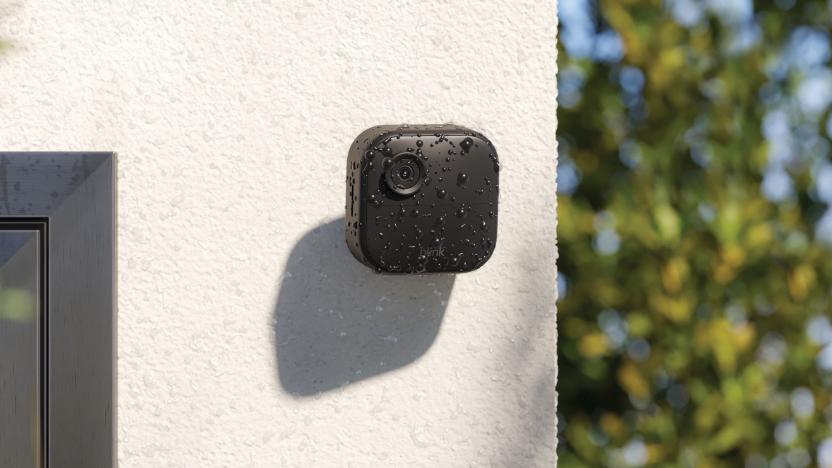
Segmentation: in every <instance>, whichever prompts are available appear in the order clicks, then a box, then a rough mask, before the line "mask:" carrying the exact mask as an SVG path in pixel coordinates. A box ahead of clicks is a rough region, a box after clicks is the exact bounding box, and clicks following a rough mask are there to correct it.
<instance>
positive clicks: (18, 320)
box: [0, 227, 41, 467]
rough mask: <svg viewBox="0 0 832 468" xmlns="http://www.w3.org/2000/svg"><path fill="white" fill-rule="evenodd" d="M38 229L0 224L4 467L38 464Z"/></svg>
mask: <svg viewBox="0 0 832 468" xmlns="http://www.w3.org/2000/svg"><path fill="white" fill-rule="evenodd" d="M0 229H2V227H0ZM38 235H39V234H38V232H37V231H8V230H5V231H4V230H0V466H3V467H6V466H8V467H36V466H39V465H40V452H41V448H40V443H41V442H40V441H41V436H40V417H41V414H40V412H41V409H40V384H39V379H40V375H39V374H40V372H39V371H40V351H39V347H40V345H39V326H40V293H39V288H40V285H39V277H40V271H39V270H40V261H39V252H38V250H39V239H38Z"/></svg>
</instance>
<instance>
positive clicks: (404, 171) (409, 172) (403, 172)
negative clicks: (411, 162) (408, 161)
mask: <svg viewBox="0 0 832 468" xmlns="http://www.w3.org/2000/svg"><path fill="white" fill-rule="evenodd" d="M399 178H401V179H402V180H410V179H412V178H413V168H412V167H410V166H402V167H400V168H399Z"/></svg>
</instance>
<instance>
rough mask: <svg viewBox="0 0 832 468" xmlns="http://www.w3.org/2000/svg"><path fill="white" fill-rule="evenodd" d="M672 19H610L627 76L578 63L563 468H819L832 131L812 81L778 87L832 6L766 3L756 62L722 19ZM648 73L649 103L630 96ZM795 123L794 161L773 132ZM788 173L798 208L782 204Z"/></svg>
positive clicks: (570, 150) (572, 114) (562, 234)
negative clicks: (768, 184) (817, 331)
mask: <svg viewBox="0 0 832 468" xmlns="http://www.w3.org/2000/svg"><path fill="white" fill-rule="evenodd" d="M692 1H693V3H695V4H698V5H704V4H705V3H708V4H719V3H720V2H704V3H703V2H697V1H696V0H692ZM563 3H566V1H565V0H564V1H563V2H562V7H563ZM670 3H673V2H662V1H658V0H626V1H624V0H602V1H600V3H599V4H598V5H595V6H594V8H595V10H594V12H595V15H596V18H597V20H598V21H597V24H600V28H601V31H603V30H610V31H615V32H616V33H617V35H618V36H619V37H620V38H621V42H622V45H623V56H621V57H620V58H615V59H604V60H599V59H597V58H593V57H582V56H573V55H570V53H569V51H568V48H566V49H565V48H564V44H563V41H561V44H560V45H559V47H560V51H559V52H560V59H559V60H560V63H559V69H560V76H559V80H561V92H560V106H559V111H558V114H559V115H558V118H559V129H558V132H559V142H560V154H561V159H560V165H561V169H559V172H560V173H561V174H565V173H566V172H564V171H570V174H571V176H570V177H571V178H572V179H578V182H577V183H572V184H567V185H573V186H570V187H566V189H565V192H566V193H562V194H561V196H560V197H559V200H558V216H559V251H560V259H559V261H558V270H559V273H560V274H561V275H562V279H561V281H560V284H561V289H562V291H561V292H562V293H563V294H562V296H563V297H562V298H561V300H560V301H559V304H558V325H559V343H558V346H559V376H558V380H559V384H558V391H559V405H558V406H559V417H560V422H559V426H560V427H559V431H560V434H559V437H560V440H559V448H558V450H559V464H560V466H585V465H589V466H602V465H626V464H628V463H629V464H633V463H636V464H639V463H642V462H643V463H646V464H655V465H660V466H704V467H710V466H730V467H737V466H743V465H744V464H746V463H748V464H750V465H753V466H756V465H754V464H755V463H763V462H765V460H768V461H769V462H771V461H772V460H773V461H774V463H775V464H776V463H780V464H781V466H786V465H785V464H784V463H785V460H789V462H790V463H791V462H794V463H796V464H797V465H800V463H803V462H805V461H807V456H808V457H811V458H809V459H808V461H809V462H810V463H811V464H812V465H816V464H818V463H819V462H818V460H817V453H818V450H817V447H818V446H819V445H821V444H822V442H823V441H825V440H827V439H828V438H830V437H832V426H831V425H830V419H832V397H831V396H830V392H829V390H830V387H831V386H832V375H830V372H829V371H828V370H825V369H824V368H822V366H821V365H819V362H818V359H817V357H818V355H819V353H820V352H821V350H822V348H823V347H824V342H822V340H819V339H818V338H817V337H816V338H814V339H813V338H812V336H810V335H811V333H809V331H810V330H811V329H812V327H815V326H817V327H821V326H824V323H827V322H824V321H823V320H824V317H826V318H828V317H830V315H832V288H831V287H830V286H832V261H830V249H829V247H828V243H825V241H824V240H823V239H822V238H821V236H820V235H819V234H818V229H820V227H819V220H820V219H821V217H822V216H823V214H824V213H825V212H826V211H827V209H828V208H827V201H824V200H823V199H822V197H820V196H818V191H819V189H820V188H822V187H819V184H821V180H820V179H819V178H818V170H819V168H820V167H822V166H823V165H824V164H826V163H827V160H828V159H829V144H828V143H829V135H828V134H827V130H826V126H827V122H832V120H830V109H829V106H828V105H825V106H823V108H821V109H820V110H817V109H815V110H814V111H813V110H811V109H804V108H802V107H801V106H800V103H799V101H798V97H799V96H798V94H799V93H801V92H804V93H807V92H808V91H806V90H805V88H801V86H802V84H803V83H804V82H805V80H807V79H808V78H807V72H806V70H805V69H800V68H797V67H793V68H788V67H787V68H785V71H783V72H782V73H781V72H779V71H774V70H775V69H776V67H777V65H778V64H783V63H787V62H788V61H789V60H790V59H791V58H792V57H790V56H789V51H788V47H787V45H788V44H789V41H790V40H792V39H793V37H794V32H795V31H797V30H798V28H806V27H808V28H812V30H814V31H822V32H824V31H829V30H830V28H832V3H828V2H827V1H826V0H823V1H811V0H809V1H801V0H798V1H797V2H796V3H795V4H794V5H793V6H789V5H788V4H789V2H787V1H779V2H774V1H758V2H755V4H754V15H753V18H752V19H751V20H750V22H749V24H747V25H745V26H749V27H751V29H750V31H752V32H753V33H754V34H756V36H755V39H754V40H753V41H751V42H750V44H746V45H745V46H742V47H738V46H737V45H736V44H737V41H738V39H737V38H738V34H739V32H738V29H739V28H740V26H738V24H736V23H733V22H732V21H731V20H730V18H727V17H725V16H723V15H720V14H719V13H720V12H719V11H718V10H714V9H709V8H707V7H704V6H702V8H701V9H702V11H703V12H704V14H703V17H702V18H701V19H699V20H698V21H696V22H694V23H692V24H689V25H682V24H680V21H678V19H677V20H674V17H673V16H672V15H671V13H670V11H669V7H668V4H670ZM726 3H732V2H726ZM561 21H562V27H569V24H568V23H566V22H565V19H564V18H563V17H562V18H561ZM562 39H563V35H562ZM827 62H828V57H827V58H826V59H824V61H823V63H821V64H819V65H818V67H816V69H814V71H813V72H812V73H815V72H818V70H820V71H821V72H822V71H823V70H824V69H826V70H828V68H827V66H828V63H827ZM638 72H640V75H641V76H642V77H643V87H640V89H638V90H636V91H635V92H633V90H632V89H631V90H630V91H625V90H624V89H622V83H623V82H624V81H623V80H624V79H625V78H626V77H625V78H622V74H623V75H626V74H628V73H629V74H630V76H631V77H635V81H636V82H638V76H639V73H638ZM564 76H565V77H566V78H570V77H571V79H573V81H576V82H578V83H579V88H580V89H579V90H578V91H575V90H574V89H573V90H571V91H570V92H569V93H568V94H567V93H565V91H564V86H566V85H568V84H569V83H567V82H564V81H563V77H564ZM822 91H823V90H820V91H819V92H822ZM805 98H806V96H804V99H805ZM811 98H812V95H811V94H810V95H809V100H810V101H811ZM818 99H820V98H818ZM809 104H811V103H809ZM809 104H807V106H809V107H811V106H810V105H809ZM804 107H806V106H804ZM777 110H781V111H783V112H784V113H785V114H786V115H787V116H788V118H789V128H790V129H791V131H792V133H791V134H792V135H793V136H794V137H793V139H792V140H790V141H788V142H786V143H783V142H782V141H774V140H773V139H772V138H771V137H770V136H769V137H768V138H767V135H766V133H765V132H764V125H763V122H764V121H765V120H766V119H767V118H769V117H771V115H772V112H774V111H777ZM778 145H779V146H778ZM783 145H787V146H788V148H790V150H791V154H792V155H791V156H790V157H789V158H787V159H786V160H784V161H781V162H778V161H780V160H778V159H777V157H779V156H777V150H778V148H781V147H782V146H783ZM775 169H777V170H782V171H785V173H786V176H787V179H788V181H787V182H788V183H786V184H785V185H786V186H790V190H787V192H788V193H787V194H786V195H785V196H768V197H766V196H764V190H763V189H762V188H761V184H762V183H763V179H764V176H765V175H766V174H767V173H768V172H769V171H773V170H775ZM576 175H577V176H576ZM559 184H561V185H563V184H564V180H563V177H562V176H561V177H560V178H559ZM781 185H783V184H781ZM559 190H560V188H559ZM773 199H774V200H773ZM830 349H832V348H830ZM807 402H808V403H807ZM810 403H813V405H810ZM807 406H810V407H807ZM776 434H779V436H776ZM792 436H793V437H792ZM830 443H832V442H830ZM830 448H832V447H830Z"/></svg>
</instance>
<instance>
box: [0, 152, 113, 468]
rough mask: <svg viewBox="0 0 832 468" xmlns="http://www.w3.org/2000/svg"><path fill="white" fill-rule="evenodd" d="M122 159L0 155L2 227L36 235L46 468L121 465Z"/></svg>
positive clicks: (97, 154)
mask: <svg viewBox="0 0 832 468" xmlns="http://www.w3.org/2000/svg"><path fill="white" fill-rule="evenodd" d="M115 216H116V156H115V153H108V152H84V153H81V152H77V153H44V152H13V153H12V152H0V229H4V230H19V229H27V230H38V231H39V233H40V235H39V243H40V245H39V248H40V263H41V265H40V267H41V268H40V282H41V284H40V295H41V298H40V299H41V310H40V314H41V316H40V325H39V327H40V333H39V335H40V336H39V343H40V350H41V356H40V366H41V369H40V377H41V380H40V383H39V389H40V396H41V402H40V403H41V417H40V419H41V421H40V423H41V434H40V438H41V442H42V443H41V448H42V450H43V453H42V457H41V460H42V465H43V466H44V467H112V466H115V465H116V454H117V452H116V434H115V429H116V340H115V338H116V302H115V300H116V283H115V279H116V275H115V267H116V256H115V249H116V237H115V219H116V218H115Z"/></svg>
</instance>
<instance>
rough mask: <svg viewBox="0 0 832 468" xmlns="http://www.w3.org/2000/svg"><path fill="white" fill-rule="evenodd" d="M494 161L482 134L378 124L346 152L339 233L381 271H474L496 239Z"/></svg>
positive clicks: (460, 129) (491, 148)
mask: <svg viewBox="0 0 832 468" xmlns="http://www.w3.org/2000/svg"><path fill="white" fill-rule="evenodd" d="M499 172H500V164H499V161H498V159H497V151H496V149H495V148H494V145H493V144H492V143H491V141H489V140H488V138H486V137H485V136H484V135H482V134H481V133H478V132H474V131H472V130H470V129H467V128H465V127H461V126H457V125H382V126H377V127H372V128H369V129H367V130H365V131H364V132H362V133H361V134H360V135H359V136H358V138H356V140H355V142H354V143H353V144H352V146H351V147H350V150H349V155H348V157H347V205H346V220H347V222H346V238H347V245H348V246H349V249H350V251H351V252H352V254H353V256H355V258H356V259H358V260H359V261H360V262H362V263H364V264H365V265H367V266H369V267H371V268H373V269H375V270H376V271H378V272H380V273H450V272H466V271H471V270H475V269H477V268H479V267H480V266H482V265H483V264H484V263H485V262H486V261H487V260H488V259H489V258H490V257H491V254H492V252H493V251H494V247H495V244H496V241H497V199H498V192H499Z"/></svg>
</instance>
